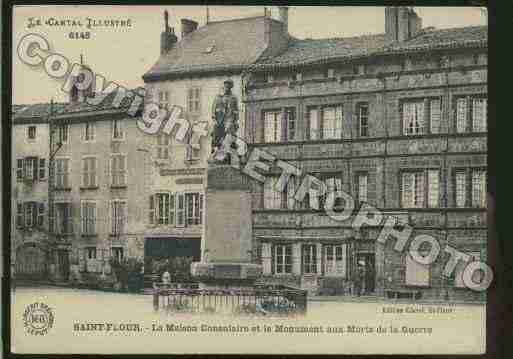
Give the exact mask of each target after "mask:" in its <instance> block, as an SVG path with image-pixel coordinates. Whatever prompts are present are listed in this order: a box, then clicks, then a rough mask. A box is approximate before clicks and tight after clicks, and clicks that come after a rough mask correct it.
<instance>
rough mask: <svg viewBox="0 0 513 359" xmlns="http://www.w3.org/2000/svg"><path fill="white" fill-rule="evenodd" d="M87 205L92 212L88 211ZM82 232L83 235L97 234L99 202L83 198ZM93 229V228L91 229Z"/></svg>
mask: <svg viewBox="0 0 513 359" xmlns="http://www.w3.org/2000/svg"><path fill="white" fill-rule="evenodd" d="M87 207H89V210H90V209H92V213H87ZM80 217H81V221H80V222H81V232H82V235H96V234H97V233H98V226H97V218H98V204H97V202H96V201H94V200H82V201H81V204H80ZM91 229H92V230H91Z"/></svg>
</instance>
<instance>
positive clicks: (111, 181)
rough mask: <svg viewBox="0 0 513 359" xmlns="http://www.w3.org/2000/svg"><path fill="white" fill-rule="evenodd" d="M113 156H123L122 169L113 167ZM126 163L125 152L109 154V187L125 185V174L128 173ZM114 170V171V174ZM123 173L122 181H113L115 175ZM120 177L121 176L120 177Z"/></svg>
mask: <svg viewBox="0 0 513 359" xmlns="http://www.w3.org/2000/svg"><path fill="white" fill-rule="evenodd" d="M114 157H122V158H123V162H124V163H123V167H124V171H121V170H119V169H114ZM127 163H128V159H127V155H126V153H111V154H110V166H109V167H110V185H111V187H125V186H127V185H128V184H127V177H128V176H127V174H128V169H127ZM114 172H116V174H114ZM121 174H122V175H123V177H122V178H123V182H122V183H115V182H114V179H115V178H116V177H115V176H120V175H121ZM120 178H121V177H120Z"/></svg>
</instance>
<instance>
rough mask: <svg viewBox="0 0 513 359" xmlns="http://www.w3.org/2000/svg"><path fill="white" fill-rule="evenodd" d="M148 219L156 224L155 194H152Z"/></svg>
mask: <svg viewBox="0 0 513 359" xmlns="http://www.w3.org/2000/svg"><path fill="white" fill-rule="evenodd" d="M148 220H149V222H150V224H155V196H154V195H151V196H150V203H149V211H148Z"/></svg>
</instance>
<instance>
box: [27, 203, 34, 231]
mask: <svg viewBox="0 0 513 359" xmlns="http://www.w3.org/2000/svg"><path fill="white" fill-rule="evenodd" d="M36 210H37V208H35V206H34V202H26V203H25V227H28V228H30V227H32V226H34V223H35V217H36Z"/></svg>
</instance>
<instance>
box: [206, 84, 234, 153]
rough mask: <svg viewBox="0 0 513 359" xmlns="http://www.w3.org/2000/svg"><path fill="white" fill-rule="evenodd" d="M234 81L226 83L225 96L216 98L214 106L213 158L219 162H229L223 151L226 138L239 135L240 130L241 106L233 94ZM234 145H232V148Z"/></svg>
mask: <svg viewBox="0 0 513 359" xmlns="http://www.w3.org/2000/svg"><path fill="white" fill-rule="evenodd" d="M232 88H233V81H232V80H230V79H228V80H226V81H224V88H223V94H222V95H221V94H219V95H217V96H216V98H215V100H214V103H213V105H212V119H213V120H214V129H213V133H212V156H213V158H214V159H215V160H217V161H221V162H224V161H227V160H228V158H227V157H228V156H226V151H224V150H223V149H222V144H223V140H224V138H225V136H226V135H227V134H231V135H233V136H236V135H237V130H238V129H239V104H238V101H237V97H235V96H234V95H233V94H232ZM233 146H234V144H232V147H233Z"/></svg>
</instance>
